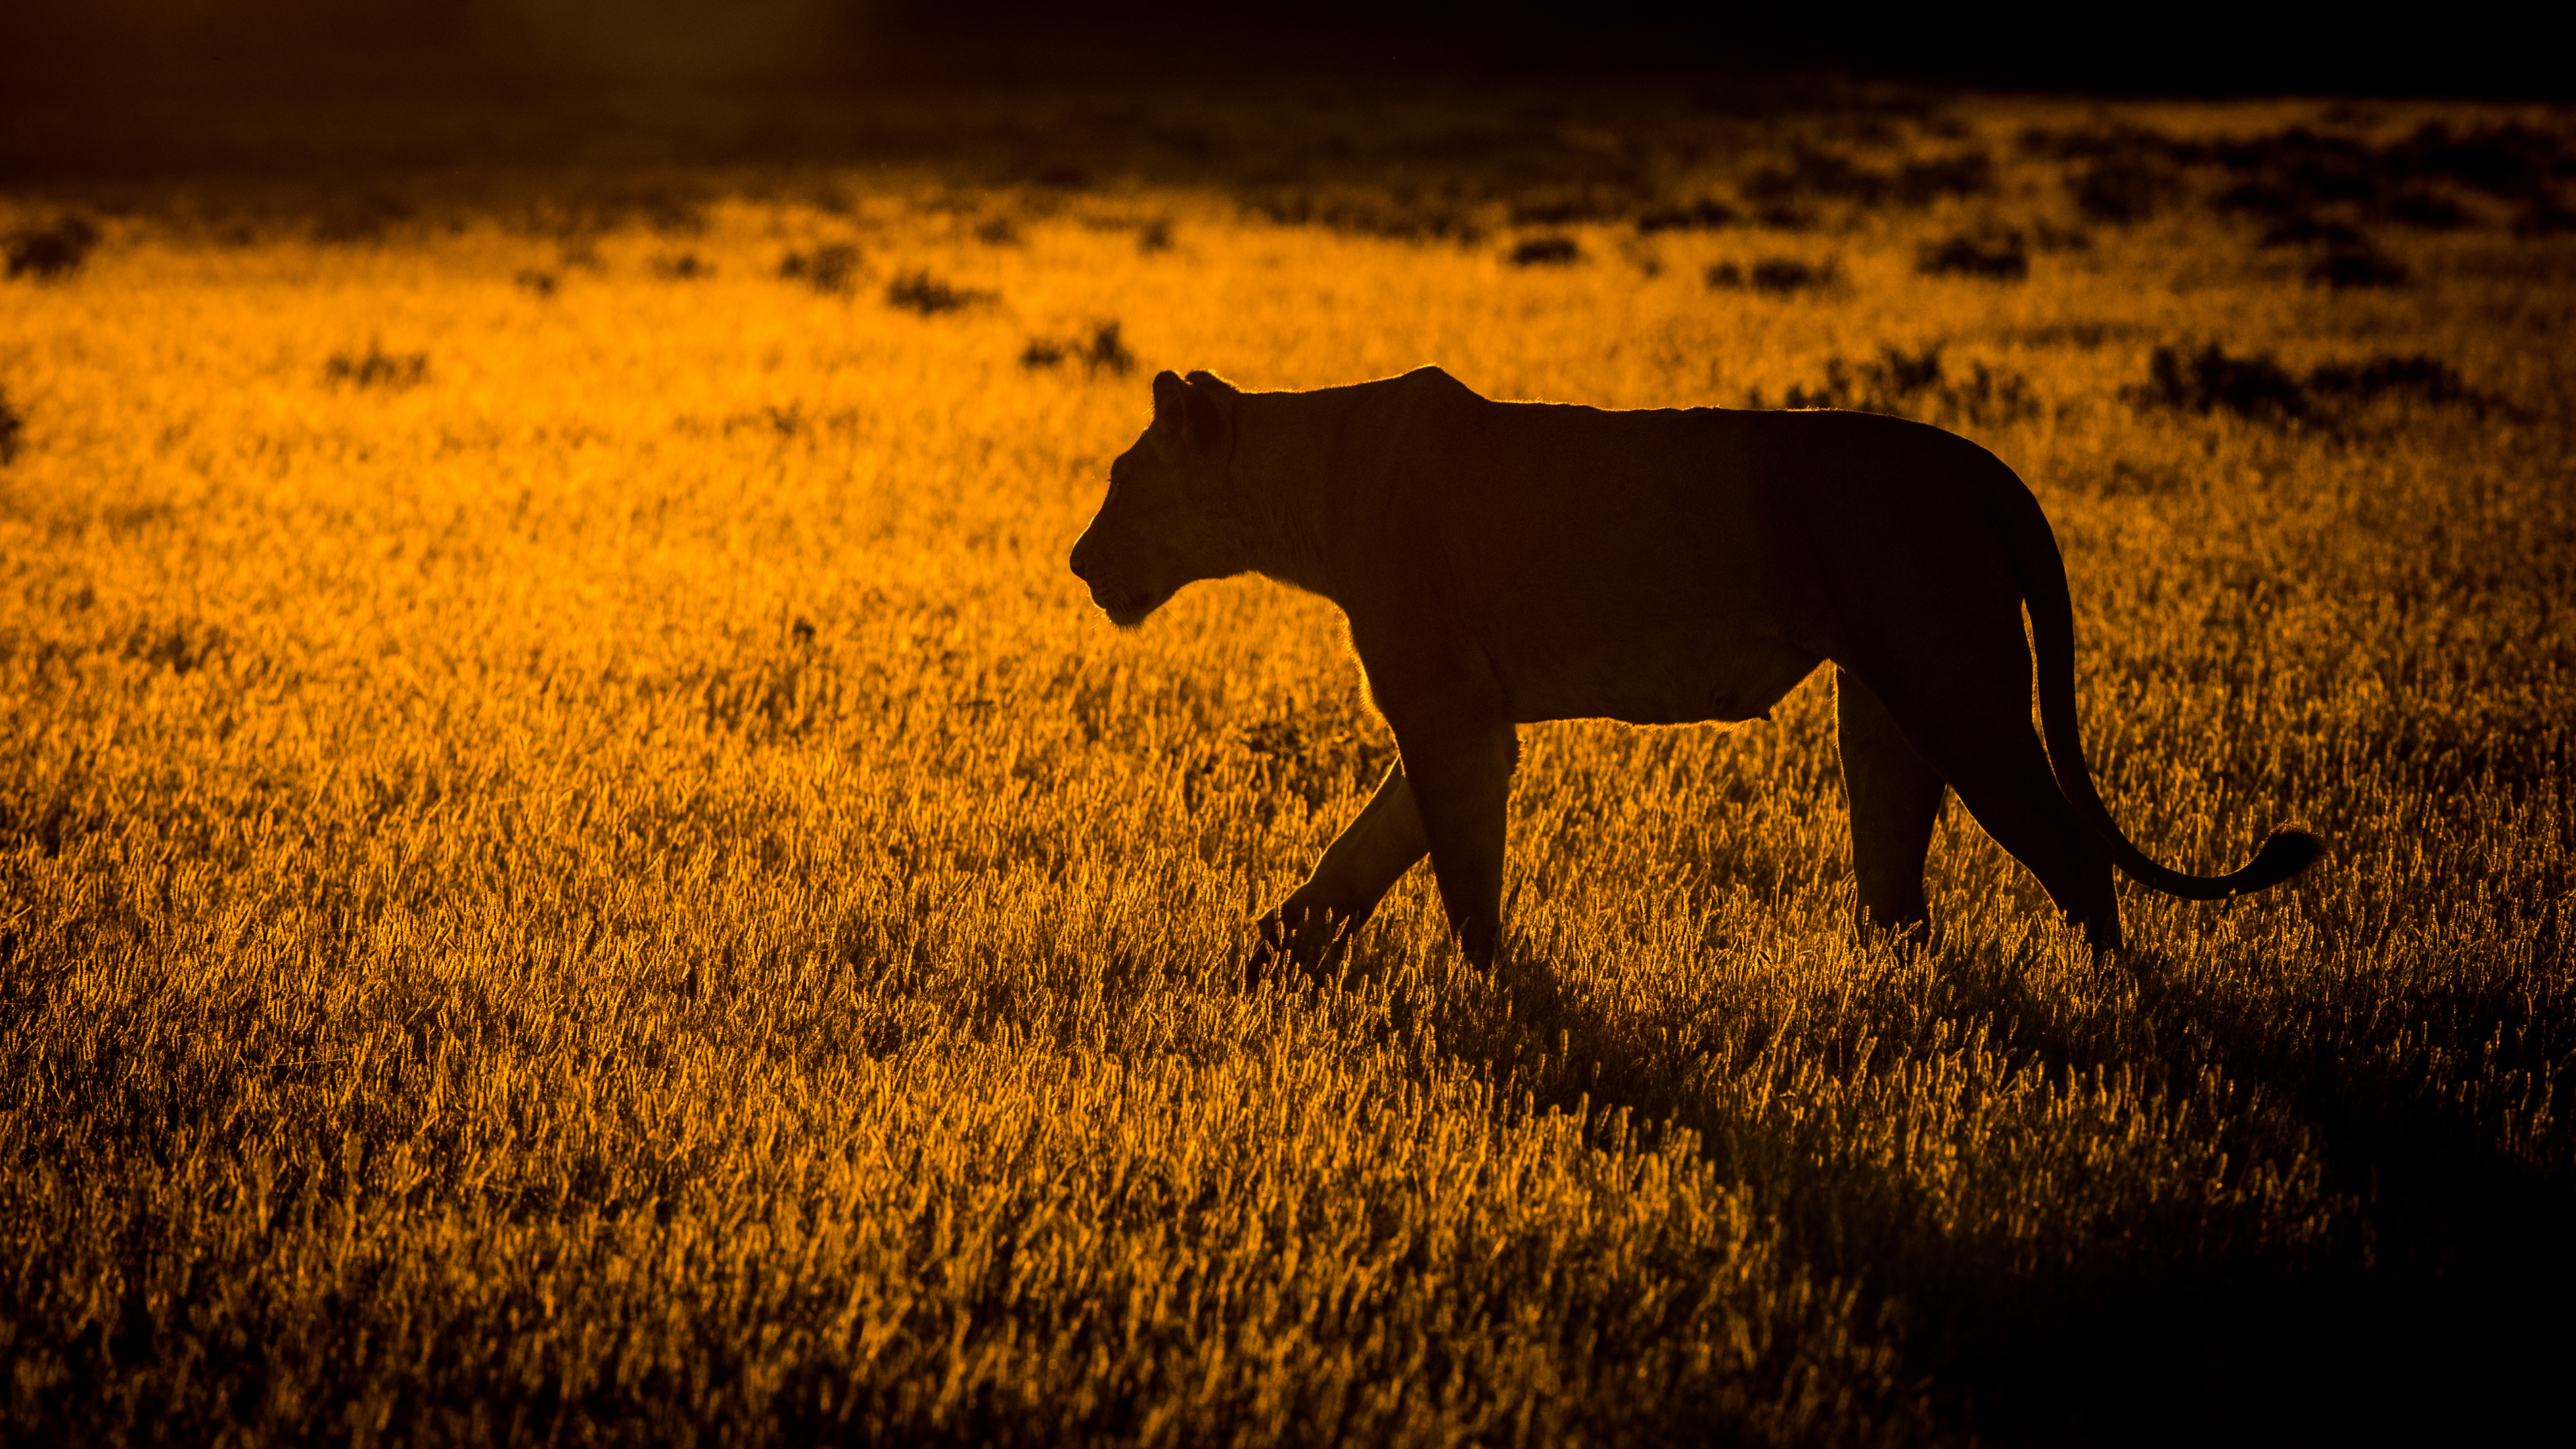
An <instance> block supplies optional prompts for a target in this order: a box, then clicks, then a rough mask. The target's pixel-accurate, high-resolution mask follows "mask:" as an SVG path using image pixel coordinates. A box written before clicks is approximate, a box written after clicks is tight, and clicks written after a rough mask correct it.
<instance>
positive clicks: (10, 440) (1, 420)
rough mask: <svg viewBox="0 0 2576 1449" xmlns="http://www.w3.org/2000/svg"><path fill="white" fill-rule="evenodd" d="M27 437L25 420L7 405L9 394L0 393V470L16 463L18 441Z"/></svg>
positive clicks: (13, 408)
mask: <svg viewBox="0 0 2576 1449" xmlns="http://www.w3.org/2000/svg"><path fill="white" fill-rule="evenodd" d="M26 435H27V420H26V419H25V418H23V417H20V416H19V415H18V410H17V409H16V408H15V407H12V406H11V405H10V403H9V394H8V393H6V392H0V468H5V467H7V466H9V465H10V464H12V463H15V462H17V461H18V440H19V439H21V438H23V437H25V436H26Z"/></svg>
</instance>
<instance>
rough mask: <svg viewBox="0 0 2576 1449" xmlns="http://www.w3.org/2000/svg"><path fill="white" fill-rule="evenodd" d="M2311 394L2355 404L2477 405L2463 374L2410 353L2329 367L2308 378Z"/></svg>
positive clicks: (2445, 365)
mask: <svg viewBox="0 0 2576 1449" xmlns="http://www.w3.org/2000/svg"><path fill="white" fill-rule="evenodd" d="M2308 391H2309V392H2311V393H2318V394H2323V395H2326V396H2331V397H2340V398H2347V399H2350V400H2351V401H2353V402H2355V403H2368V402H2375V401H2377V400H2379V399H2380V398H2384V397H2412V398H2415V399H2418V400H2419V401H2423V402H2428V403H2450V402H2467V401H2473V400H2474V399H2475V395H2474V394H2472V393H2471V392H2470V391H2469V389H2468V386H2467V385H2466V384H2465V383H2463V382H2462V381H2461V380H2460V374H2459V373H2458V372H2457V371H2456V370H2455V369H2453V368H2452V367H2451V365H2450V364H2448V363H2446V362H2442V361H2439V360H2437V359H2435V358H2431V357H2427V356H2425V355H2424V354H2423V353H2420V352H2416V353H2410V354H2408V355H2406V356H2403V357H2400V356H2397V355H2395V354H2393V353H2381V354H2380V355H2378V356H2376V357H2373V358H2370V359H2368V360H2367V361H2364V362H2359V363H2329V364H2327V365H2325V366H2323V367H2320V368H2318V369H2317V370H2316V371H2314V372H2311V373H2309V374H2308Z"/></svg>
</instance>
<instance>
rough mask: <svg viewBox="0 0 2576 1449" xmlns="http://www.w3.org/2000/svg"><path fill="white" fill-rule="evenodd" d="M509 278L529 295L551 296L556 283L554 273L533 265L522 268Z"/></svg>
mask: <svg viewBox="0 0 2576 1449" xmlns="http://www.w3.org/2000/svg"><path fill="white" fill-rule="evenodd" d="M510 280H511V282H513V283H514V284H516V285H517V286H518V287H520V288H521V289H522V290H524V291H526V292H528V293H529V294H530V295H532V296H538V297H551V296H553V295H554V294H555V287H556V286H557V285H558V283H557V279H556V277H555V274H554V273H552V272H541V271H539V270H537V269H536V268H535V267H525V268H522V269H521V270H520V272H519V274H518V275H517V276H514V277H512V278H511V279H510Z"/></svg>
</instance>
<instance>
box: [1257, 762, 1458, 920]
mask: <svg viewBox="0 0 2576 1449" xmlns="http://www.w3.org/2000/svg"><path fill="white" fill-rule="evenodd" d="M1430 851H1431V837H1430V836H1429V835H1428V834H1426V833H1425V832H1424V831H1423V828H1422V812H1421V811H1420V810H1419V809H1418V808H1416V807H1415V805H1414V800H1413V787H1412V786H1410V785H1408V784H1406V783H1405V779H1404V767H1403V766H1402V765H1397V766H1395V767H1394V768H1393V769H1390V770H1388V771H1387V773H1386V778H1385V779H1384V780H1382V781H1380V782H1379V783H1378V787H1377V793H1376V794H1374V795H1371V796H1370V797H1369V802H1368V805H1367V806H1366V807H1365V808H1363V809H1362V810H1361V811H1360V813H1359V818H1358V819H1356V820H1353V821H1352V822H1351V823H1350V825H1349V827H1348V828H1347V829H1345V830H1343V831H1342V833H1341V834H1340V835H1339V836H1338V837H1336V838H1335V839H1334V841H1333V843H1332V844H1331V845H1330V846H1328V847H1326V849H1325V851H1324V858H1323V859H1322V860H1320V861H1318V862H1316V864H1315V872H1314V874H1312V875H1310V876H1308V877H1306V883H1305V884H1304V885H1301V886H1299V887H1298V888H1297V889H1296V890H1295V891H1294V892H1292V893H1291V894H1290V895H1289V897H1288V899H1286V900H1284V901H1282V902H1280V903H1279V905H1278V906H1277V907H1276V908H1274V909H1273V910H1272V911H1271V912H1270V913H1269V914H1267V915H1265V916H1263V917H1262V918H1261V919H1260V921H1259V922H1257V923H1256V924H1257V925H1258V926H1259V927H1260V930H1261V948H1260V950H1259V951H1257V952H1256V953H1255V954H1254V957H1253V965H1254V966H1255V967H1259V966H1261V965H1263V964H1265V963H1266V962H1267V961H1268V960H1269V959H1270V957H1271V956H1273V955H1274V954H1279V953H1285V954H1286V955H1287V956H1288V957H1289V959H1291V960H1293V961H1295V962H1296V963H1297V964H1298V965H1299V966H1300V967H1302V968H1305V969H1307V970H1312V969H1314V968H1315V967H1317V966H1320V965H1322V964H1323V962H1324V960H1325V958H1326V957H1327V956H1328V955H1329V954H1331V953H1332V952H1333V951H1334V950H1335V949H1337V948H1338V947H1339V946H1340V945H1341V944H1343V943H1346V942H1348V941H1349V940H1350V938H1351V937H1352V936H1353V935H1355V934H1357V933H1358V931H1359V928H1360V927H1361V926H1363V925H1366V924H1367V923H1368V918H1369V914H1370V912H1372V911H1375V910H1376V909H1377V903H1378V902H1379V901H1380V900H1382V899H1384V898H1385V896H1386V893H1387V892H1388V891H1390V890H1392V889H1394V888H1395V883H1396V881H1398V880H1399V879H1401V878H1402V877H1403V875H1404V873H1405V872H1406V871H1408V870H1411V869H1412V868H1413V863H1414V862H1415V861H1418V860H1420V859H1422V857H1423V856H1425V855H1427V854H1429V853H1430Z"/></svg>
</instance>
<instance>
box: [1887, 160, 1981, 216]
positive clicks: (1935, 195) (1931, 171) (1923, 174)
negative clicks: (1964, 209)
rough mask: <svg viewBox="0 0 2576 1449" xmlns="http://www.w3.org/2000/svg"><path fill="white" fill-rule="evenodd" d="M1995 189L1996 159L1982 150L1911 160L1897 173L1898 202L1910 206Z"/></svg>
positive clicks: (1924, 204) (1975, 194) (1899, 168)
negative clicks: (1924, 159) (1927, 159)
mask: <svg viewBox="0 0 2576 1449" xmlns="http://www.w3.org/2000/svg"><path fill="white" fill-rule="evenodd" d="M1994 189H1995V162H1994V158H1993V157H1991V156H1988V155H1987V154H1986V153H1985V152H1983V151H1962V152H1960V153H1959V154H1958V155H1956V156H1941V157H1936V158H1934V159H1932V160H1929V161H1908V162H1906V163H1905V164H1904V165H1903V166H1900V167H1898V168H1897V171H1896V199H1897V200H1898V201H1901V202H1903V203H1905V204H1906V205H1907V206H1927V205H1930V204H1931V203H1932V202H1934V201H1937V200H1939V199H1940V198H1942V197H1944V196H1983V195H1985V194H1986V193H1988V192H1990V191H1993V190H1994Z"/></svg>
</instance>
